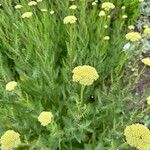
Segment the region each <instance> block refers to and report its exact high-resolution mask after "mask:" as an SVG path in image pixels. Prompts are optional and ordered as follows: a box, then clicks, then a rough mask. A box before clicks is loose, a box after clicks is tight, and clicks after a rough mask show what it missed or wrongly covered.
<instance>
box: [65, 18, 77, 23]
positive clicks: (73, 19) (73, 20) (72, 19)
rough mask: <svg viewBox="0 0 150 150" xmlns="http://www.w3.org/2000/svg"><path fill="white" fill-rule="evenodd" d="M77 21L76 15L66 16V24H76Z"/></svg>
mask: <svg viewBox="0 0 150 150" xmlns="http://www.w3.org/2000/svg"><path fill="white" fill-rule="evenodd" d="M76 21H77V18H76V17H75V16H67V17H65V18H64V24H74V23H75V22H76Z"/></svg>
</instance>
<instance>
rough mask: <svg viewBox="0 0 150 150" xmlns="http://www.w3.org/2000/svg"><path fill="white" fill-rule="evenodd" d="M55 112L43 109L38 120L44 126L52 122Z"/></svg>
mask: <svg viewBox="0 0 150 150" xmlns="http://www.w3.org/2000/svg"><path fill="white" fill-rule="evenodd" d="M52 119H53V114H52V113H51V112H47V111H43V112H41V113H40V115H39V116H38V121H39V122H40V123H41V125H42V126H47V125H48V124H50V123H51V122H52Z"/></svg>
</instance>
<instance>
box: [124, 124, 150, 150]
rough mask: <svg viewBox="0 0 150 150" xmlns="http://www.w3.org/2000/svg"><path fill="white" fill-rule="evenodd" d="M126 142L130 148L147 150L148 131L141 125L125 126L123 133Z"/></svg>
mask: <svg viewBox="0 0 150 150" xmlns="http://www.w3.org/2000/svg"><path fill="white" fill-rule="evenodd" d="M124 135H125V137H126V141H127V143H128V144H129V145H131V146H132V147H135V148H137V149H138V150H149V148H150V131H149V129H148V128H147V127H146V126H144V125H142V124H132V125H130V126H127V127H126V128H125V131H124Z"/></svg>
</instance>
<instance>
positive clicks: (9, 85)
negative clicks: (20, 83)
mask: <svg viewBox="0 0 150 150" xmlns="http://www.w3.org/2000/svg"><path fill="white" fill-rule="evenodd" d="M16 86H17V82H16V81H10V82H8V83H7V84H6V87H5V89H6V91H12V90H14V89H15V87H16Z"/></svg>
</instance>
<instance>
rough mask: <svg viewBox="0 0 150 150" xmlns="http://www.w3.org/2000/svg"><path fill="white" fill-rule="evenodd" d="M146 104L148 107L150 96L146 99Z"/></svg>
mask: <svg viewBox="0 0 150 150" xmlns="http://www.w3.org/2000/svg"><path fill="white" fill-rule="evenodd" d="M146 100H147V104H148V105H150V96H148V97H147V99H146Z"/></svg>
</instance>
